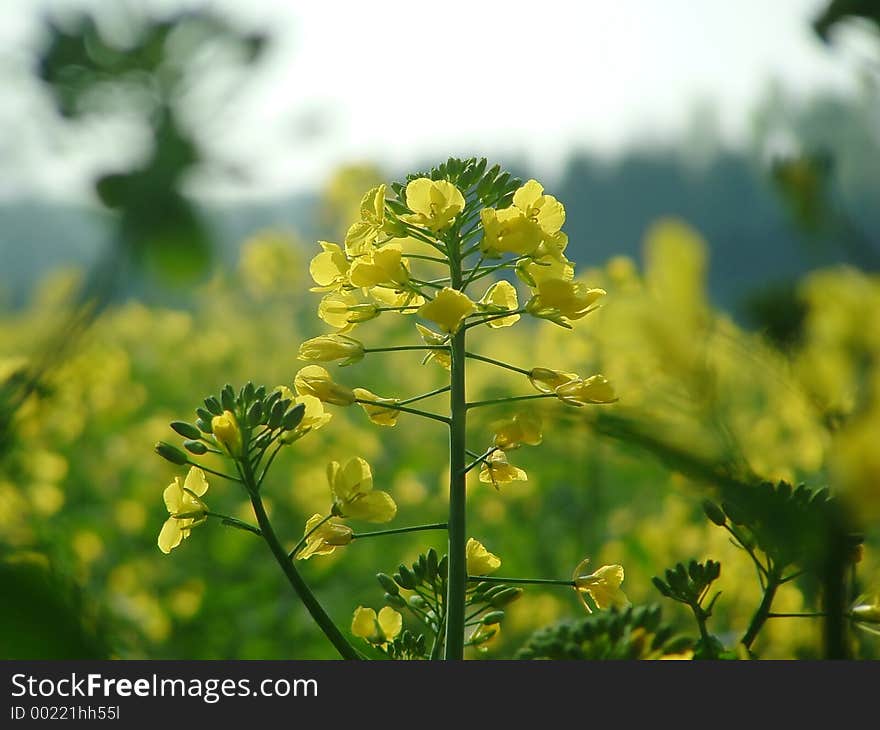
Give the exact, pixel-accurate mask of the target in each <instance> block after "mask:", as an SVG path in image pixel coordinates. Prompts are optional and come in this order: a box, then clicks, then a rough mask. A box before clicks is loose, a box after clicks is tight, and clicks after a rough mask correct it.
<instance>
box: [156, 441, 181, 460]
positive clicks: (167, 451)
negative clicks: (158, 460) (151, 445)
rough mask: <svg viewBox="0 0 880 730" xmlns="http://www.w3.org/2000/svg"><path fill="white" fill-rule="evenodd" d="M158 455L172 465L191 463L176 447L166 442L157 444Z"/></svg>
mask: <svg viewBox="0 0 880 730" xmlns="http://www.w3.org/2000/svg"><path fill="white" fill-rule="evenodd" d="M156 453H157V454H159V456H161V457H162V458H163V459H166V460H168V461H170V462H171V463H172V464H178V465H183V464H186V463H187V462H188V461H189V457H188V456H187V455H186V454H185V453H183V452H182V451H181V450H180V449H178V448H177V447H176V446H172V445H171V444H169V443H166V442H164V441H159V442H158V443H157V444H156Z"/></svg>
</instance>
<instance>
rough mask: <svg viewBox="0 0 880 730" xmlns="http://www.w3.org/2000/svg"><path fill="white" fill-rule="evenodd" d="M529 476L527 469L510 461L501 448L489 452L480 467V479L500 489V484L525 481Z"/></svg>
mask: <svg viewBox="0 0 880 730" xmlns="http://www.w3.org/2000/svg"><path fill="white" fill-rule="evenodd" d="M528 478H529V477H528V475H527V474H526V473H525V471H523V470H522V469H520V468H519V467H516V466H513V465H512V464H509V463H508V461H507V456H506V455H505V454H504V452H503V451H502V450H501V449H495V451H493V452H492V453H491V454H489V456H488V457H487V458H486V460H485V461H483V465H482V466H481V467H480V481H481V482H483V483H484V484H491V485H492V486H493V487H495V489H498V488H499V485H500V484H509V483H510V482H524V481H526V480H527V479H528Z"/></svg>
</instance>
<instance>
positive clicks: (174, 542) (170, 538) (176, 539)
mask: <svg viewBox="0 0 880 730" xmlns="http://www.w3.org/2000/svg"><path fill="white" fill-rule="evenodd" d="M180 522H181V521H180V520H176V519H174V518H173V517H169V518H168V519H167V520H165V524H164V525H162V529H161V531H160V532H159V539H158V541H157V542H158V545H159V549H160V550H161V551H162V552H163V553H165V554H166V555H167V554H168V553H170V552H171V551H172V550H173V549H174V548H176V547H177V546H178V545H180V543H181V542H183V538H184V532H183V530H181V527H180Z"/></svg>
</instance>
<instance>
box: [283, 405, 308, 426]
mask: <svg viewBox="0 0 880 730" xmlns="http://www.w3.org/2000/svg"><path fill="white" fill-rule="evenodd" d="M305 413H306V406H305V404H304V403H298V404H297V405H295V406H294V407H293V408H291V409H290V410H289V411H287V413H285V414H284V417H283V418H282V419H281V427H282V428H283V429H284V430H285V431H292V430H293V429H295V428H296V427H297V426H299V424H300V423H301V422H302V419H303V416H304V415H305Z"/></svg>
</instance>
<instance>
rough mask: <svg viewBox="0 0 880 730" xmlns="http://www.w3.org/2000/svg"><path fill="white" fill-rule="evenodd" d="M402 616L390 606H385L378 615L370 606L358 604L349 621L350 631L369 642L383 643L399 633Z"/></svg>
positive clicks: (401, 625) (401, 627)
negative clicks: (365, 606)
mask: <svg viewBox="0 0 880 730" xmlns="http://www.w3.org/2000/svg"><path fill="white" fill-rule="evenodd" d="M402 629H403V616H401V615H400V614H399V613H398V612H397V611H395V610H394V609H393V608H391V606H385V607H384V608H383V609H382V610H380V611H379V615H378V616H377V615H376V612H375V611H374V610H373V609H372V608H364V607H363V606H358V607H357V608H356V609H355V611H354V617H353V618H352V621H351V633H352V634H354V635H355V636H357V637H358V638H361V639H366V640H367V641H369V642H370V643H371V644H377V645H380V646H381V645H384V644H387V643H388V642H390V641H394V639H395V638H396V637H397V636H398V634H400V632H401V630H402Z"/></svg>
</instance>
